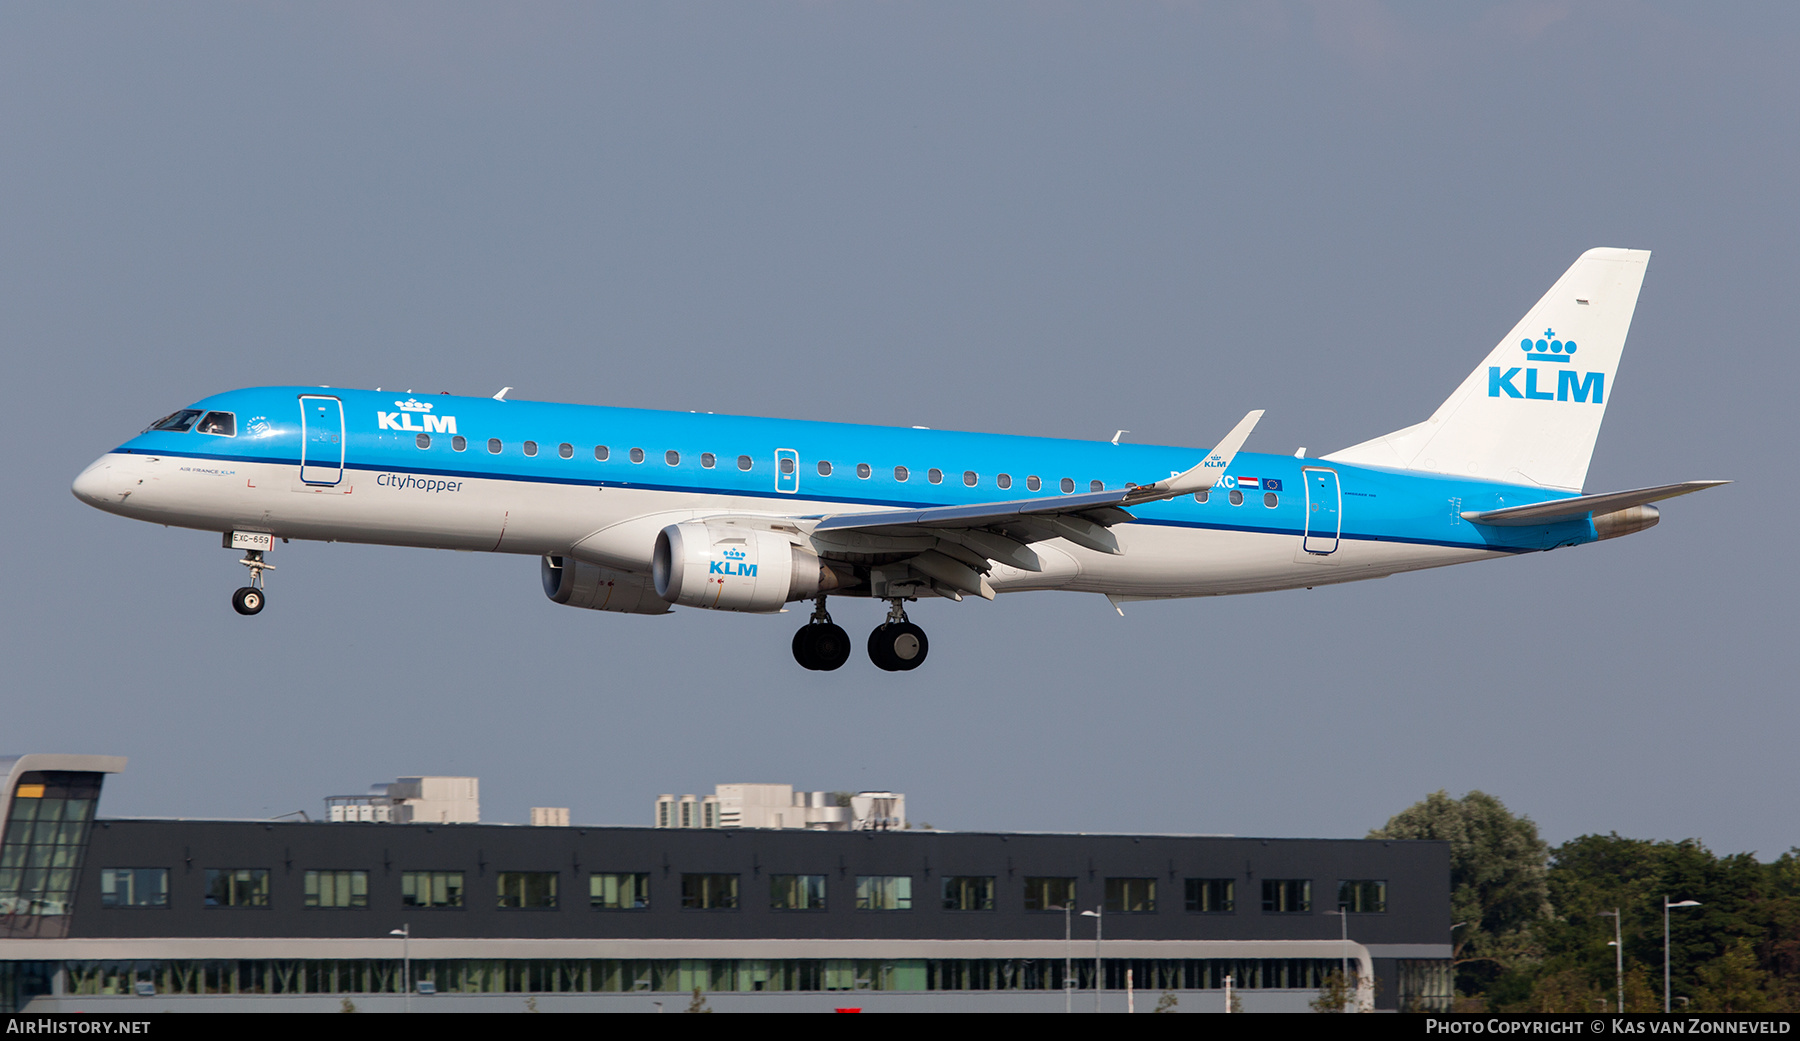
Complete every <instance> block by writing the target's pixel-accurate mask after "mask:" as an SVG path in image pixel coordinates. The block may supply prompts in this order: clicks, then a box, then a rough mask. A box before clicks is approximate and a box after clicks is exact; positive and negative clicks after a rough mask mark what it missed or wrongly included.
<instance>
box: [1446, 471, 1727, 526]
mask: <svg viewBox="0 0 1800 1041" xmlns="http://www.w3.org/2000/svg"><path fill="white" fill-rule="evenodd" d="M1730 483H1731V482H1730V481H1683V482H1682V483H1680V484H1661V485H1657V486H1656V487H1655V488H1633V489H1632V490H1630V491H1624V492H1605V493H1602V494H1599V495H1577V496H1575V497H1574V498H1572V499H1553V500H1551V501H1550V502H1535V503H1532V504H1531V505H1529V506H1508V507H1506V508H1505V509H1502V510H1465V511H1464V512H1463V513H1462V514H1461V515H1460V516H1461V517H1462V519H1463V520H1466V521H1470V522H1472V523H1475V524H1491V525H1494V526H1496V527H1502V528H1522V527H1527V526H1529V525H1532V524H1542V523H1544V522H1545V521H1556V520H1573V519H1574V518H1576V517H1585V516H1587V515H1588V514H1590V513H1595V514H1598V513H1611V512H1613V511H1614V510H1623V509H1628V508H1630V507H1632V506H1642V505H1644V504H1646V503H1652V502H1660V501H1661V500H1663V499H1673V498H1675V497H1676V496H1677V495H1690V494H1692V493H1694V492H1703V491H1705V490H1706V489H1708V488H1717V487H1718V486H1719V485H1721V484H1730Z"/></svg>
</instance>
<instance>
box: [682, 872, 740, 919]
mask: <svg viewBox="0 0 1800 1041" xmlns="http://www.w3.org/2000/svg"><path fill="white" fill-rule="evenodd" d="M737 905H738V877H737V876H736V875H682V876H681V906H682V909H683V910H687V911H735V910H737Z"/></svg>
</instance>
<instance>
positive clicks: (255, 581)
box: [231, 549, 275, 615]
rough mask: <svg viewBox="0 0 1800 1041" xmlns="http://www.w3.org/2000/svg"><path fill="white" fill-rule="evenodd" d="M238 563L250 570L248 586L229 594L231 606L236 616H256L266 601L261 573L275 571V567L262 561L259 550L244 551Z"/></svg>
mask: <svg viewBox="0 0 1800 1041" xmlns="http://www.w3.org/2000/svg"><path fill="white" fill-rule="evenodd" d="M238 563H240V564H242V565H244V566H245V567H247V568H249V569H250V584H249V585H247V586H244V587H243V588H241V589H239V590H238V591H237V592H235V593H233V594H231V606H232V608H233V609H234V610H236V611H237V613H238V614H244V615H250V614H256V613H258V612H260V611H261V610H262V609H263V604H264V603H266V602H267V600H268V595H267V594H266V593H265V592H264V591H263V572H264V571H273V570H275V565H273V564H268V563H265V562H264V561H263V551H262V550H260V549H249V550H245V551H244V559H242V560H240V561H238Z"/></svg>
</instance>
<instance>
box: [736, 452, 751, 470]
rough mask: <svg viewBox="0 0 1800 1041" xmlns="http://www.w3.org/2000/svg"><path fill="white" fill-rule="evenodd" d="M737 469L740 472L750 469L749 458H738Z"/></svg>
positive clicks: (741, 456)
mask: <svg viewBox="0 0 1800 1041" xmlns="http://www.w3.org/2000/svg"><path fill="white" fill-rule="evenodd" d="M738 469H740V470H748V469H750V457H749V456H747V455H740V456H738Z"/></svg>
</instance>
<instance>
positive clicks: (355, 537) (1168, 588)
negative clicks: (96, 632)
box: [76, 453, 1504, 598]
mask: <svg viewBox="0 0 1800 1041" xmlns="http://www.w3.org/2000/svg"><path fill="white" fill-rule="evenodd" d="M76 493H77V495H79V496H80V497H81V498H82V499H83V500H84V501H86V502H88V503H90V504H91V505H94V506H96V507H99V508H100V509H104V510H106V511H108V512H111V513H117V514H120V515H122V516H126V517H131V518H134V519H137V520H143V521H149V522H151V523H156V524H166V525H171V526H174V527H183V528H196V529H200V530H204V531H215V532H226V531H258V532H269V533H272V534H274V535H275V536H277V537H279V538H287V539H307V540H315V541H323V542H360V543H372V544H376V545H387V546H411V547H419V548H426V549H454V550H465V551H480V552H490V553H517V554H522V555H530V556H539V555H544V554H555V555H572V556H575V557H576V558H578V559H588V560H590V562H593V563H602V564H607V565H608V566H614V567H623V566H627V563H628V562H627V560H626V559H622V557H621V554H622V553H623V554H626V555H629V554H631V553H633V552H634V551H633V550H632V549H631V547H633V546H636V545H638V544H639V543H641V545H642V550H641V554H642V555H641V557H637V558H633V559H632V560H631V561H630V562H631V563H635V564H636V566H635V567H634V568H631V569H632V570H641V571H644V572H648V571H649V569H650V561H651V553H652V550H653V547H654V544H655V534H656V532H657V531H658V530H660V528H661V527H662V526H663V525H664V524H673V523H677V522H679V521H683V520H689V519H695V518H700V517H709V516H718V515H733V516H754V515H766V516H769V517H771V518H793V517H805V516H814V515H819V514H840V513H845V512H849V511H853V510H854V509H856V507H853V506H846V505H845V504H843V503H839V502H818V501H811V500H807V499H806V498H805V497H804V496H803V495H779V494H771V495H769V496H766V497H745V496H742V495H708V494H705V493H696V492H669V491H661V490H648V489H634V488H631V487H628V486H627V487H615V486H606V487H596V486H593V485H574V484H539V483H531V482H524V481H509V480H493V479H483V478H467V477H459V478H443V477H433V476H429V475H423V474H409V473H406V472H402V471H371V470H356V469H350V468H346V469H345V470H344V471H343V479H342V481H341V482H340V483H339V484H337V485H332V486H324V485H316V484H306V483H304V482H302V481H301V479H300V474H299V471H298V469H297V468H296V467H294V466H291V465H280V464H266V463H241V462H217V461H212V460H205V459H194V458H181V457H173V456H169V457H163V456H152V455H137V454H123V453H113V454H110V455H107V456H103V457H102V458H100V459H99V460H97V461H96V462H95V463H94V464H93V466H91V467H90V468H89V469H88V470H87V471H85V472H84V473H83V474H82V476H81V477H80V478H79V479H78V480H77V481H76ZM1249 509H1254V507H1250V508H1249ZM608 529H612V530H613V537H612V538H610V539H609V538H608V537H607V536H606V535H605V533H607V532H608ZM1112 530H1113V533H1114V534H1115V535H1116V537H1117V539H1118V542H1119V546H1120V548H1121V550H1122V552H1121V553H1119V554H1117V555H1111V554H1105V553H1097V552H1093V551H1091V550H1087V549H1083V548H1081V547H1078V546H1075V545H1072V544H1070V543H1068V542H1065V541H1063V540H1061V539H1055V540H1051V541H1049V542H1042V543H1038V544H1036V545H1035V546H1034V547H1033V548H1034V549H1035V550H1036V552H1037V554H1038V556H1039V559H1040V561H1041V562H1042V564H1043V570H1042V571H1040V572H1030V571H1022V570H1019V569H1017V568H1013V567H1009V566H1007V565H1003V564H1001V565H996V566H995V568H994V571H993V573H992V575H991V576H990V581H991V583H992V586H993V588H994V590H995V591H996V592H1002V593H1005V592H1020V591H1025V590H1042V589H1059V590H1069V591H1077V592H1088V593H1105V594H1110V595H1113V596H1116V597H1121V598H1157V597H1184V596H1219V595H1226V594H1232V593H1253V592H1262V591H1267V590H1275V589H1292V588H1297V587H1303V586H1317V585H1327V584H1331V583H1337V582H1352V581H1356V580H1359V579H1365V578H1380V577H1383V576H1386V575H1391V574H1394V573H1396V572H1401V571H1416V570H1420V569H1423V568H1431V567H1441V566H1444V565H1447V564H1458V563H1463V562H1466V561H1472V560H1481V559H1486V558H1488V557H1494V556H1501V555H1504V554H1499V553H1495V552H1492V551H1489V550H1479V549H1470V548H1459V547H1448V546H1434V545H1425V544H1419V543H1409V542H1400V541H1376V540H1365V539H1348V538H1346V539H1342V540H1340V541H1339V542H1338V544H1337V548H1336V550H1335V551H1334V552H1332V553H1330V554H1315V553H1306V552H1303V551H1302V549H1301V545H1300V542H1301V539H1300V536H1298V535H1282V534H1269V533H1264V532H1253V531H1236V530H1231V529H1227V528H1201V527H1188V526H1176V525H1168V524H1152V523H1144V522H1138V523H1126V524H1121V525H1118V526H1116V527H1114V528H1113V529H1112ZM645 533H647V535H646V534H645ZM624 535H628V536H629V537H628V538H624V539H621V538H619V537H618V536H624ZM593 546H604V547H605V551H604V553H603V554H602V555H601V556H598V557H595V556H592V555H591V554H590V553H589V552H587V551H586V548H587V547H593ZM621 547H622V548H621ZM848 592H849V593H850V594H851V595H854V594H855V591H854V590H850V591H848Z"/></svg>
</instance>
